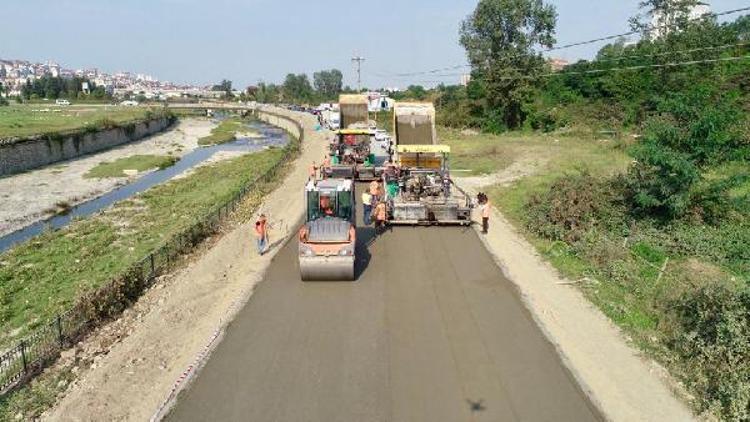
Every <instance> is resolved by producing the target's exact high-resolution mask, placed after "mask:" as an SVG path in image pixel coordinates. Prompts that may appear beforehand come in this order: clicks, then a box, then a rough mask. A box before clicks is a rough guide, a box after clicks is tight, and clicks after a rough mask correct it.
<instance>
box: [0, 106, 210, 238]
mask: <svg viewBox="0 0 750 422" xmlns="http://www.w3.org/2000/svg"><path fill="white" fill-rule="evenodd" d="M215 126H216V124H215V123H212V122H211V121H209V120H205V119H187V120H183V121H180V122H179V123H178V124H177V125H176V126H175V127H174V128H172V129H170V130H169V131H167V132H164V133H161V134H158V135H155V136H151V137H149V138H146V139H144V140H142V141H139V142H134V143H131V144H127V145H123V146H120V147H117V148H113V149H111V150H108V151H105V152H102V153H98V154H93V155H89V156H85V157H82V158H79V159H75V160H71V161H66V162H63V163H59V164H55V165H51V166H48V167H45V168H42V169H38V170H32V171H29V172H26V173H21V174H17V175H13V176H8V177H4V178H0V235H4V234H8V233H11V232H13V231H15V230H18V229H21V228H23V227H25V226H27V225H29V224H31V223H33V222H35V221H37V220H40V219H42V218H45V217H47V216H49V213H48V211H49V210H53V209H55V208H56V206H57V204H61V203H66V204H68V205H71V206H72V205H75V204H78V203H80V202H84V201H86V200H89V199H91V198H95V197H97V196H99V195H101V194H103V193H105V192H108V191H111V190H113V189H115V188H116V187H118V186H120V185H122V184H124V183H127V182H128V181H132V179H130V180H128V179H126V178H103V179H92V178H85V177H84V175H85V174H86V173H88V172H89V170H91V169H92V168H94V167H96V166H97V165H98V164H100V163H102V162H105V161H114V160H117V159H118V158H124V157H128V156H131V155H138V154H152V155H166V154H171V155H173V156H175V157H182V156H183V155H185V154H187V153H188V152H190V151H192V150H194V149H195V148H197V147H198V139H199V138H201V137H203V136H206V135H208V134H209V133H210V132H211V129H212V128H213V127H215ZM143 174H145V173H141V174H140V175H137V176H133V178H137V177H140V176H142V175H143Z"/></svg>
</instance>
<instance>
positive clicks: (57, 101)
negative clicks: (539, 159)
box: [55, 98, 70, 106]
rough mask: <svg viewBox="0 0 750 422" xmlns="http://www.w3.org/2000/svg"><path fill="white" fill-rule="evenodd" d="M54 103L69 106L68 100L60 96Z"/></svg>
mask: <svg viewBox="0 0 750 422" xmlns="http://www.w3.org/2000/svg"><path fill="white" fill-rule="evenodd" d="M55 105H59V106H69V105H70V101H68V100H65V99H62V98H58V99H57V100H55Z"/></svg>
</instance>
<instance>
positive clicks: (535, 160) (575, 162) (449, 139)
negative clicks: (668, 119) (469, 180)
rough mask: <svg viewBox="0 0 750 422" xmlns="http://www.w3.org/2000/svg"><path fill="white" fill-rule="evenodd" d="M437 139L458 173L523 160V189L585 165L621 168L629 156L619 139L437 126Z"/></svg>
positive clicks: (499, 167)
mask: <svg viewBox="0 0 750 422" xmlns="http://www.w3.org/2000/svg"><path fill="white" fill-rule="evenodd" d="M438 142H439V143H442V144H447V145H450V147H451V168H452V169H454V170H458V171H459V173H458V175H459V176H467V175H469V176H480V175H488V174H493V173H496V172H499V171H502V170H504V169H506V168H507V167H508V166H510V165H511V164H514V163H525V164H524V166H525V167H528V168H526V169H524V170H525V171H524V172H523V173H525V175H527V176H531V177H524V178H523V180H522V182H523V184H525V185H526V186H525V187H524V188H522V189H521V190H527V189H528V188H530V187H532V186H539V187H543V185H544V184H545V182H547V183H549V182H551V180H553V179H554V178H556V177H558V176H560V175H562V174H564V173H565V172H568V171H573V170H576V169H588V170H590V171H592V172H594V173H611V172H617V171H622V170H624V169H625V168H626V167H627V165H628V163H629V162H630V159H629V158H628V156H627V154H626V153H625V146H624V144H623V141H610V140H606V141H605V140H594V139H586V138H580V137H564V136H559V137H556V136H552V135H546V134H537V133H521V132H513V133H508V134H503V135H488V134H478V133H477V134H475V133H473V132H462V131H459V130H455V129H446V128H439V129H438Z"/></svg>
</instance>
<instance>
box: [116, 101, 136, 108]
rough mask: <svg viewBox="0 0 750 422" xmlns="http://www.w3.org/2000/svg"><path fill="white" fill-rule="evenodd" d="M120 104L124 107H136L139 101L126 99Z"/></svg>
mask: <svg viewBox="0 0 750 422" xmlns="http://www.w3.org/2000/svg"><path fill="white" fill-rule="evenodd" d="M120 105H121V106H123V107H136V106H138V101H133V100H125V101H123V102H121V103H120Z"/></svg>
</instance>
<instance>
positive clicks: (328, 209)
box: [320, 196, 333, 216]
mask: <svg viewBox="0 0 750 422" xmlns="http://www.w3.org/2000/svg"><path fill="white" fill-rule="evenodd" d="M320 209H321V211H323V214H325V215H327V216H333V207H332V206H331V198H330V197H328V196H321V197H320Z"/></svg>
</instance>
